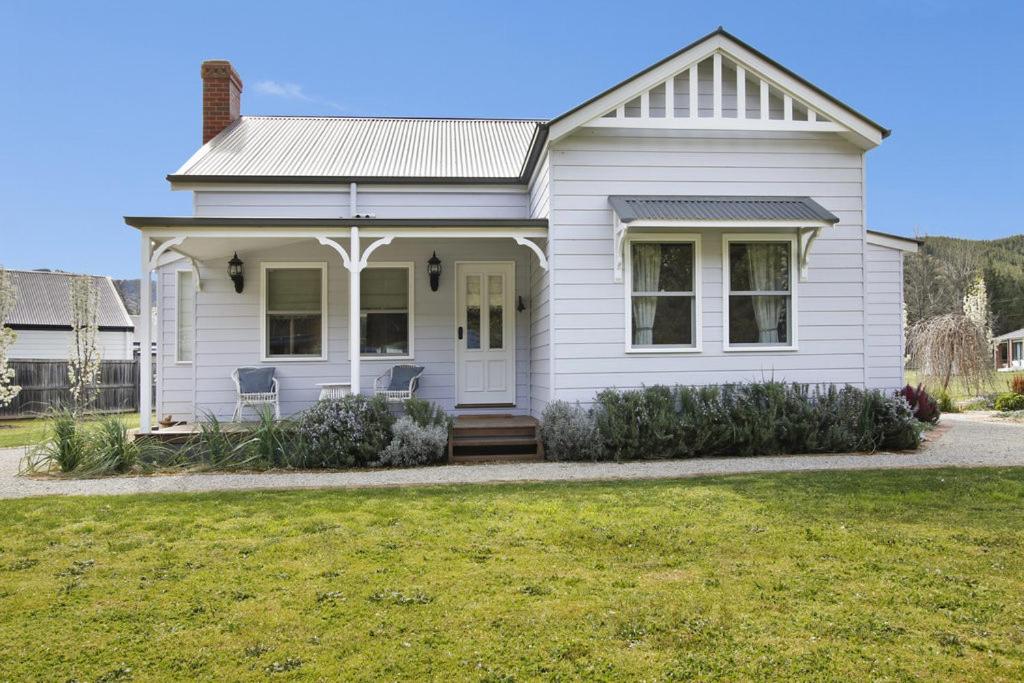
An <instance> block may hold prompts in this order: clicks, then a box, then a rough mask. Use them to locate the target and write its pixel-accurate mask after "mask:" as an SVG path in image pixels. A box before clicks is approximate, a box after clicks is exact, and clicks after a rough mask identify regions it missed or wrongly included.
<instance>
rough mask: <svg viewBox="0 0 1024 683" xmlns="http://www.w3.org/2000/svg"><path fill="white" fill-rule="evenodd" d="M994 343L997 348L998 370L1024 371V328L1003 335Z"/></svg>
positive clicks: (994, 340)
mask: <svg viewBox="0 0 1024 683" xmlns="http://www.w3.org/2000/svg"><path fill="white" fill-rule="evenodd" d="M992 341H993V342H994V343H995V346H996V349H995V361H996V370H1001V371H1005V372H1012V371H1014V370H1024V327H1022V328H1021V329H1019V330H1014V331H1013V332H1007V333H1006V334H1001V335H999V336H998V337H996V338H995V339H993V340H992Z"/></svg>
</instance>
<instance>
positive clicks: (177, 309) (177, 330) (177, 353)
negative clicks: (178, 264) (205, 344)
mask: <svg viewBox="0 0 1024 683" xmlns="http://www.w3.org/2000/svg"><path fill="white" fill-rule="evenodd" d="M182 275H189V276H190V277H192V278H195V273H194V272H193V271H192V269H191V268H181V269H179V270H175V271H174V364H175V365H192V362H193V360H195V357H196V311H195V307H196V306H197V305H198V302H197V301H196V296H195V291H194V290H195V283H194V282H193V283H192V289H193V293H192V307H193V310H192V358H191V359H190V360H182V359H181V349H180V344H179V343H178V342H179V340H180V338H181V277H182Z"/></svg>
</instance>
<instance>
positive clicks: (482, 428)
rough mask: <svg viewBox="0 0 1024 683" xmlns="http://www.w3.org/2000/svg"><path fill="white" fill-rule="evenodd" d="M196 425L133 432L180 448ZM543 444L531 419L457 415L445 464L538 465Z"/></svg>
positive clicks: (238, 427) (234, 432) (243, 430)
mask: <svg viewBox="0 0 1024 683" xmlns="http://www.w3.org/2000/svg"><path fill="white" fill-rule="evenodd" d="M255 426H256V423H255V422H225V423H223V424H222V425H221V429H222V431H223V432H224V434H226V435H227V436H228V438H237V439H238V440H241V439H243V438H245V437H246V435H247V434H250V433H251V430H252V429H253V428H254V427H255ZM202 428H203V425H202V424H201V423H199V422H186V423H181V424H175V425H171V426H169V427H164V426H160V427H159V428H157V429H155V430H153V431H151V432H150V433H149V434H143V433H142V432H135V434H134V436H135V438H136V439H143V438H145V439H157V440H158V441H160V443H163V444H166V445H169V446H182V445H184V444H187V443H188V442H189V441H190V440H192V439H194V438H195V437H196V435H198V434H200V433H201V432H202ZM542 460H544V444H543V441H542V440H541V436H540V422H538V421H537V419H536V418H535V417H533V416H530V415H511V414H508V413H494V414H484V413H481V414H474V415H459V416H457V417H456V418H455V422H454V424H453V426H452V433H451V435H450V436H449V439H448V463H449V464H453V465H458V464H472V463H484V462H540V461H542Z"/></svg>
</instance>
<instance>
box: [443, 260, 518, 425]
mask: <svg viewBox="0 0 1024 683" xmlns="http://www.w3.org/2000/svg"><path fill="white" fill-rule="evenodd" d="M455 271H456V274H455V277H456V288H457V289H456V297H455V306H456V324H457V325H458V326H459V328H460V330H459V333H458V334H456V336H455V344H456V347H455V365H456V375H457V378H456V382H457V385H458V403H459V404H460V405H473V404H514V403H515V393H516V392H515V389H516V388H515V315H514V313H513V309H512V296H513V292H514V291H515V264H513V263H511V262H490V261H487V262H464V263H457V264H456V266H455Z"/></svg>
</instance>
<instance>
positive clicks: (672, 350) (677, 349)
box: [626, 346, 703, 355]
mask: <svg viewBox="0 0 1024 683" xmlns="http://www.w3.org/2000/svg"><path fill="white" fill-rule="evenodd" d="M702 351H703V349H702V348H701V347H699V346H666V347H664V348H660V349H655V348H633V347H629V346H627V347H626V353H630V354H633V353H635V354H656V355H672V354H680V353H701V352H702Z"/></svg>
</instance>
